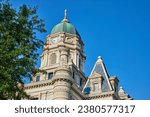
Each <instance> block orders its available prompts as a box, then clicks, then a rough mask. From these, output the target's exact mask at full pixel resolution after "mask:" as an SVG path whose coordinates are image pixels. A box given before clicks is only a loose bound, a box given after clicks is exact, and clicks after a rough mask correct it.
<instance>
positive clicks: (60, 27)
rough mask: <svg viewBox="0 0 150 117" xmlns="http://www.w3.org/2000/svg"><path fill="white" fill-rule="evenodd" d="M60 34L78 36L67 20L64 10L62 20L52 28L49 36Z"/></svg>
mask: <svg viewBox="0 0 150 117" xmlns="http://www.w3.org/2000/svg"><path fill="white" fill-rule="evenodd" d="M61 32H65V33H70V34H73V35H77V36H80V35H79V33H78V31H77V30H76V28H75V27H74V26H73V25H72V24H71V23H70V22H69V20H68V19H67V17H66V10H65V17H64V19H63V20H62V21H61V22H60V23H59V24H57V25H56V26H54V28H53V29H52V31H51V34H55V33H61Z"/></svg>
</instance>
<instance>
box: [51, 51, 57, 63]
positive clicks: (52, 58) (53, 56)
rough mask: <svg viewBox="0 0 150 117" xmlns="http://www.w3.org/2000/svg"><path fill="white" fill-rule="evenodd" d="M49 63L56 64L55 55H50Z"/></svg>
mask: <svg viewBox="0 0 150 117" xmlns="http://www.w3.org/2000/svg"><path fill="white" fill-rule="evenodd" d="M50 61H51V62H50V63H51V64H55V63H56V54H55V53H53V54H51V57H50Z"/></svg>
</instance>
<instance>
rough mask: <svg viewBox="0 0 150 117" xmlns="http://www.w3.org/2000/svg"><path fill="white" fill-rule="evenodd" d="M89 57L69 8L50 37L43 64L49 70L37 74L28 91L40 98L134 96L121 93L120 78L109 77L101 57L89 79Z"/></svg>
mask: <svg viewBox="0 0 150 117" xmlns="http://www.w3.org/2000/svg"><path fill="white" fill-rule="evenodd" d="M85 59H86V57H85V53H84V43H83V41H82V39H81V36H80V35H79V33H78V31H77V30H76V28H75V27H74V26H73V25H72V24H71V23H70V22H69V20H68V18H67V11H66V10H65V13H64V19H63V20H62V21H61V22H60V23H58V24H57V25H56V26H54V27H53V29H52V31H51V33H50V34H49V35H48V36H47V37H46V41H45V44H44V47H43V53H42V55H41V66H40V69H41V70H44V71H45V72H46V73H41V72H40V73H37V74H36V75H35V76H34V77H33V78H32V82H31V83H29V84H26V85H25V90H26V92H27V93H28V94H29V95H31V96H32V97H34V98H35V99H40V100H48V99H52V100H92V99H131V98H130V97H129V95H127V94H125V93H124V92H123V91H122V90H121V91H119V92H118V82H119V80H118V79H117V78H116V77H109V75H108V73H107V70H106V68H105V65H104V63H103V61H102V59H101V57H98V60H97V62H96V63H95V66H94V68H93V70H92V72H91V75H90V76H89V77H88V78H86V76H85V73H84V63H85ZM119 93H120V94H119ZM120 96H121V98H120Z"/></svg>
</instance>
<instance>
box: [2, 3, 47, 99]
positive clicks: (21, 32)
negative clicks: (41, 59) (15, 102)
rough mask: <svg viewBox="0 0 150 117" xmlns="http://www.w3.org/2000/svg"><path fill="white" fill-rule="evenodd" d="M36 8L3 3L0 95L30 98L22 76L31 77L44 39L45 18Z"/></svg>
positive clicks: (9, 97)
mask: <svg viewBox="0 0 150 117" xmlns="http://www.w3.org/2000/svg"><path fill="white" fill-rule="evenodd" d="M36 11H37V8H31V7H29V6H27V5H22V6H21V7H20V8H19V10H16V9H15V8H13V7H12V5H11V4H10V3H9V2H1V3H0V99H22V98H29V96H28V95H27V94H26V93H25V91H24V82H23V78H31V76H32V74H35V73H36V72H37V69H36V68H35V65H36V62H37V58H38V56H39V54H38V52H37V50H38V49H39V48H40V47H41V46H42V45H43V42H42V41H41V40H40V39H38V38H37V36H36V34H37V32H40V33H43V32H45V31H46V30H45V29H44V23H43V20H41V19H39V18H38V16H37V13H36Z"/></svg>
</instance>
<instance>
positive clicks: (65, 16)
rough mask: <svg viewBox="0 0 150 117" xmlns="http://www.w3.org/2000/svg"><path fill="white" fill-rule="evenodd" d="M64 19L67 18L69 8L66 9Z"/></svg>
mask: <svg viewBox="0 0 150 117" xmlns="http://www.w3.org/2000/svg"><path fill="white" fill-rule="evenodd" d="M64 19H67V9H65V11H64Z"/></svg>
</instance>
